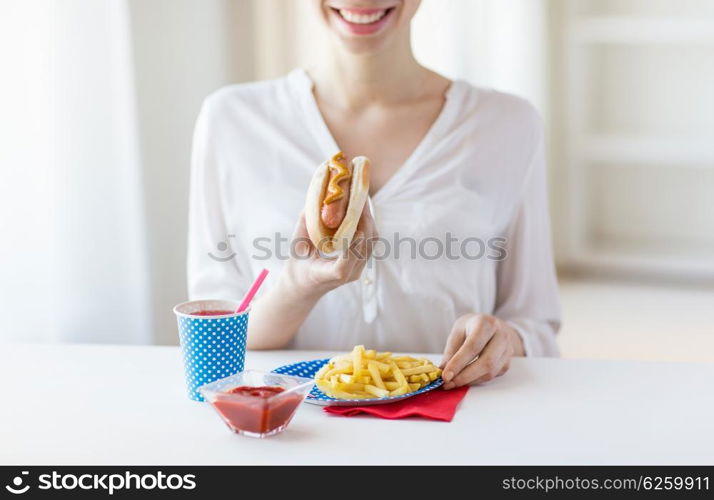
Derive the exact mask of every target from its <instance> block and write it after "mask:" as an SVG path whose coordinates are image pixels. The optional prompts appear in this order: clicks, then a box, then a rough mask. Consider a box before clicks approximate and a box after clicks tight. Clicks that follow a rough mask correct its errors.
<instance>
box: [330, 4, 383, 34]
mask: <svg viewBox="0 0 714 500" xmlns="http://www.w3.org/2000/svg"><path fill="white" fill-rule="evenodd" d="M330 10H331V11H332V13H333V16H334V17H335V18H336V20H337V22H338V23H339V24H340V25H341V26H342V29H344V30H345V31H347V32H348V33H350V34H352V35H371V34H374V33H376V32H378V31H379V30H380V29H382V27H384V26H385V25H386V24H387V22H388V21H389V19H390V18H391V17H392V13H393V12H394V10H395V8H394V7H387V8H383V9H364V8H353V7H330Z"/></svg>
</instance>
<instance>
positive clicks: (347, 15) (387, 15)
mask: <svg viewBox="0 0 714 500" xmlns="http://www.w3.org/2000/svg"><path fill="white" fill-rule="evenodd" d="M418 5H419V2H418V1H417V0H381V1H379V0H323V1H321V11H322V17H323V19H324V21H325V23H326V25H327V28H328V29H329V30H330V32H331V33H332V34H333V35H335V36H336V37H337V38H338V39H339V40H340V42H341V43H342V45H343V46H344V47H345V48H346V49H347V50H349V51H350V52H353V53H356V54H368V53H372V52H378V51H379V50H380V49H382V48H383V47H384V46H385V45H387V44H389V41H390V40H391V39H393V38H394V36H395V34H396V33H397V32H398V31H401V30H403V29H405V28H407V27H408V24H409V21H410V20H411V17H412V15H413V14H414V12H415V11H416V7H417V6H418Z"/></svg>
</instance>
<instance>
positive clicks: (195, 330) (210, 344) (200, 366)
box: [178, 314, 248, 401]
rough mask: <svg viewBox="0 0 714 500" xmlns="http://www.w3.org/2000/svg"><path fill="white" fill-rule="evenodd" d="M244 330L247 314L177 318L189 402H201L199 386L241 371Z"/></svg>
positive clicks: (245, 329) (243, 362)
mask: <svg viewBox="0 0 714 500" xmlns="http://www.w3.org/2000/svg"><path fill="white" fill-rule="evenodd" d="M247 326H248V314H241V315H237V316H229V317H221V318H211V317H196V316H193V317H190V316H179V317H178V327H179V339H180V340H181V350H182V351H183V363H184V369H185V372H186V386H187V389H188V397H189V398H191V399H193V400H195V401H203V396H201V394H200V393H199V392H198V388H199V387H200V386H202V385H204V384H209V383H211V382H214V381H216V380H218V379H222V378H224V377H228V376H230V375H235V374H236V373H238V372H240V371H242V370H243V365H244V364H245V339H246V331H247Z"/></svg>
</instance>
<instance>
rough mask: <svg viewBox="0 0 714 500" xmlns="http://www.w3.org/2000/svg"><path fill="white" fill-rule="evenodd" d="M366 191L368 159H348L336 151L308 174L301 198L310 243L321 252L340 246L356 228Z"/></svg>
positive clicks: (339, 247)
mask: <svg viewBox="0 0 714 500" xmlns="http://www.w3.org/2000/svg"><path fill="white" fill-rule="evenodd" d="M368 194H369V160H368V159H367V158H365V157H364V156H358V157H356V158H354V159H353V160H352V161H351V162H348V161H347V159H346V158H345V156H344V155H343V154H342V153H341V152H339V153H337V154H335V155H334V156H333V157H332V158H330V159H329V160H328V161H326V162H324V163H322V164H321V165H320V166H319V167H317V170H316V171H315V173H314V174H313V176H312V180H311V181H310V186H309V187H308V191H307V198H306V199H305V223H306V225H307V231H308V234H309V236H310V240H311V241H312V243H313V244H314V245H315V247H317V249H318V250H320V251H321V252H323V253H332V252H335V251H339V250H342V249H343V248H344V247H345V246H347V245H349V243H350V242H351V240H352V237H353V236H354V233H355V230H356V229H357V223H358V222H359V218H360V216H361V215H362V209H363V208H364V204H365V202H366V201H367V196H368Z"/></svg>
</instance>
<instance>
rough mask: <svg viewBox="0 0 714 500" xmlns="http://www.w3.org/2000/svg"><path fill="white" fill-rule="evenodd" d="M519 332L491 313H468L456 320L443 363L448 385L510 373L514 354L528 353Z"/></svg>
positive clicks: (484, 379) (473, 381)
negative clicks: (508, 371) (509, 369)
mask: <svg viewBox="0 0 714 500" xmlns="http://www.w3.org/2000/svg"><path fill="white" fill-rule="evenodd" d="M524 355H525V351H524V348H523V342H522V341H521V337H520V335H519V334H518V332H517V331H516V330H515V329H514V328H513V327H512V326H510V325H509V324H508V323H506V322H505V321H503V320H500V319H498V318H496V317H495V316H490V315H488V314H466V315H464V316H461V317H460V318H459V319H457V320H456V322H455V323H454V326H453V328H452V329H451V333H450V334H449V337H448V339H447V340H446V347H445V348H444V357H443V360H442V362H441V368H442V369H443V374H442V378H443V379H444V382H445V384H444V388H445V389H453V388H455V387H459V386H462V385H468V384H479V383H482V382H487V381H489V380H491V379H493V378H495V377H498V376H499V375H503V374H504V373H506V371H507V370H508V368H509V367H510V363H511V359H512V358H513V357H514V356H524Z"/></svg>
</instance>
